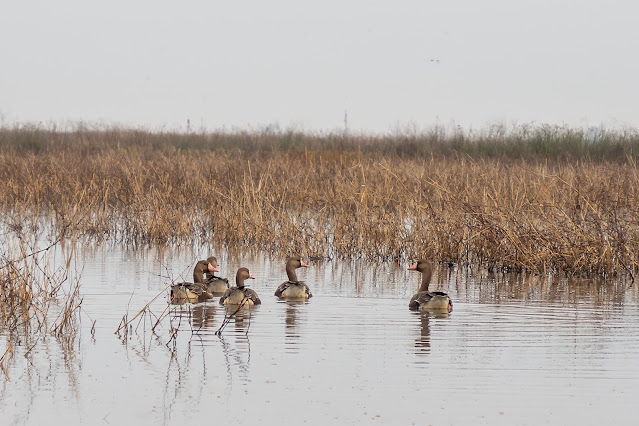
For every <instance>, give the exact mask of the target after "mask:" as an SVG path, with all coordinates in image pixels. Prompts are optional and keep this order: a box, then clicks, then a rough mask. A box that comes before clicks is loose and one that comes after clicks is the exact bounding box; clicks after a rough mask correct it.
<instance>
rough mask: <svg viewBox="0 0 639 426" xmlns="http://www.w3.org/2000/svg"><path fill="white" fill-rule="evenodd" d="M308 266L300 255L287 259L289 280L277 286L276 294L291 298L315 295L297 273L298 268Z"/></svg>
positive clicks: (308, 297)
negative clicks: (299, 278)
mask: <svg viewBox="0 0 639 426" xmlns="http://www.w3.org/2000/svg"><path fill="white" fill-rule="evenodd" d="M307 266H308V265H307V264H306V263H304V262H303V261H302V259H300V257H299V256H293V257H291V258H290V259H288V261H286V275H287V276H288V281H285V282H283V283H282V284H280V285H279V286H278V287H277V290H275V296H276V297H279V298H282V299H291V300H292V299H310V298H311V297H313V293H311V289H310V288H308V286H307V285H306V283H305V282H304V281H298V280H297V274H296V273H295V270H296V269H297V268H301V267H304V268H306V267H307Z"/></svg>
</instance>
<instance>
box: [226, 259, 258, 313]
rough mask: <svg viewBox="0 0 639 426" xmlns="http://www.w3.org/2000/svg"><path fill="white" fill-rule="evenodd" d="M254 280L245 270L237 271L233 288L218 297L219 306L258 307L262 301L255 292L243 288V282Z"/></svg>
mask: <svg viewBox="0 0 639 426" xmlns="http://www.w3.org/2000/svg"><path fill="white" fill-rule="evenodd" d="M247 279H255V277H253V276H252V275H251V274H250V272H249V270H248V269H247V268H240V269H238V270H237V274H236V276H235V287H231V288H229V289H227V290H226V291H225V292H224V294H223V295H222V297H220V305H246V306H253V305H260V304H261V303H262V301H261V300H260V298H259V296H258V295H257V293H256V292H255V290H253V289H250V288H246V287H244V280H247Z"/></svg>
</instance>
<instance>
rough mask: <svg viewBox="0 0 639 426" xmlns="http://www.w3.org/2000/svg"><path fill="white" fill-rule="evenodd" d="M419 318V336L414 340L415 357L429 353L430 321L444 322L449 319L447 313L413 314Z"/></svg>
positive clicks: (420, 312) (421, 312)
mask: <svg viewBox="0 0 639 426" xmlns="http://www.w3.org/2000/svg"><path fill="white" fill-rule="evenodd" d="M414 315H415V316H417V317H418V318H419V335H418V336H417V338H416V339H415V353H416V354H417V355H428V354H429V353H430V327H431V324H433V322H432V321H434V322H437V321H439V320H446V319H448V318H449V314H448V313H447V312H429V311H419V312H414Z"/></svg>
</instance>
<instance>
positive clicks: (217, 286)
mask: <svg viewBox="0 0 639 426" xmlns="http://www.w3.org/2000/svg"><path fill="white" fill-rule="evenodd" d="M206 260H207V261H208V262H209V263H210V264H211V265H213V267H214V268H217V267H218V266H219V264H218V263H217V258H216V257H215V256H211V257H209V258H208V259H206ZM204 282H205V283H206V287H207V290H208V292H209V293H212V294H216V293H217V294H218V295H220V294H222V293H224V292H225V291H226V290H227V289H228V288H229V280H228V278H221V277H216V276H215V274H214V273H213V272H207V273H206V280H205V281H204Z"/></svg>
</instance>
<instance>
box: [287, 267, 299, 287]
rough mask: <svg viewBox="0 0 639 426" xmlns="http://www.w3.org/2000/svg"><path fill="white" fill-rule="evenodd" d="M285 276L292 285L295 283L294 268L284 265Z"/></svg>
mask: <svg viewBox="0 0 639 426" xmlns="http://www.w3.org/2000/svg"><path fill="white" fill-rule="evenodd" d="M286 275H287V276H288V280H289V281H290V282H292V283H296V282H298V281H297V274H296V273H295V268H294V267H293V265H286Z"/></svg>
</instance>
